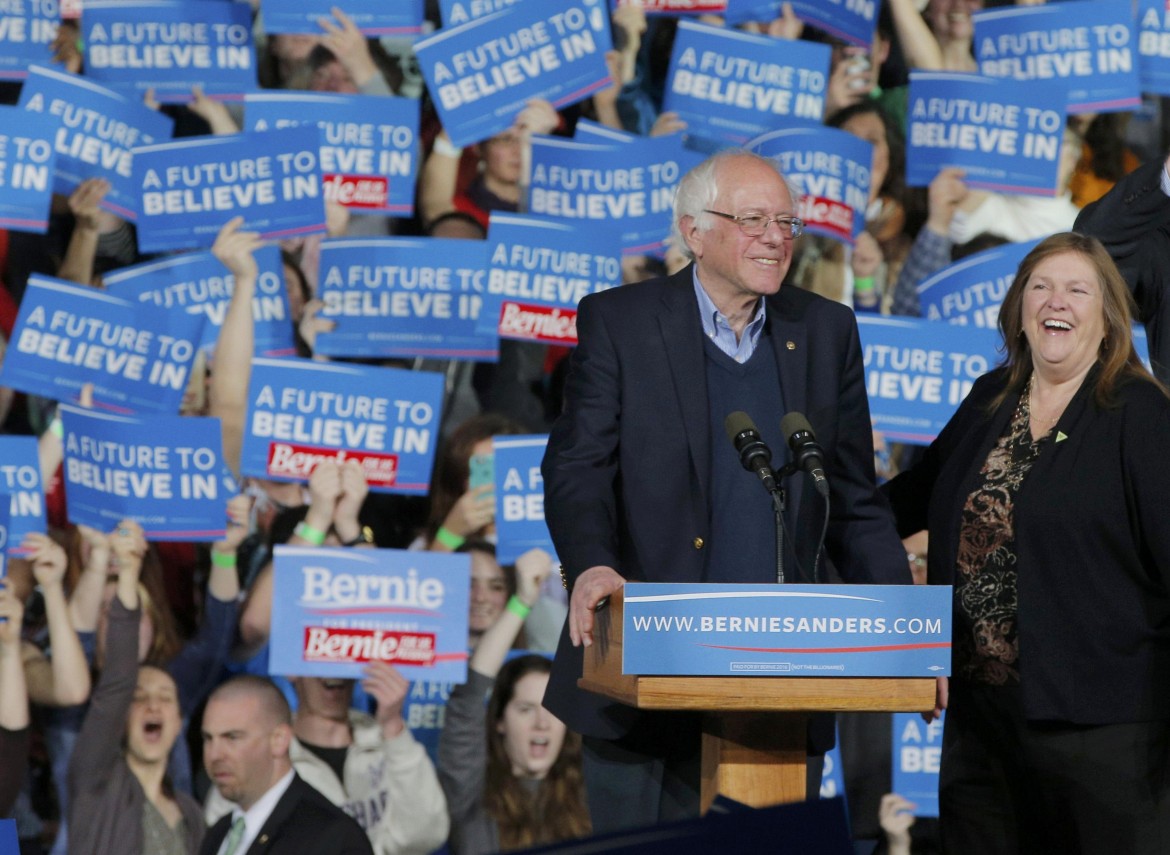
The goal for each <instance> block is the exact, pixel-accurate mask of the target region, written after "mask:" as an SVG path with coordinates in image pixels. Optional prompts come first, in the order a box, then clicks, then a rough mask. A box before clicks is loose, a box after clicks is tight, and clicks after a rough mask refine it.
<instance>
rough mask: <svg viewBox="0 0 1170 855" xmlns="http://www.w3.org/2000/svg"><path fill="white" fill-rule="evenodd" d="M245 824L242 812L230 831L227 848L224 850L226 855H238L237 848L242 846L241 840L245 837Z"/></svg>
mask: <svg viewBox="0 0 1170 855" xmlns="http://www.w3.org/2000/svg"><path fill="white" fill-rule="evenodd" d="M244 826H245V823H244V817H243V814H241V815H240V816H237V817H236V821H235V822H233V823H232V827H231V830H230V831H228V836H227V849H225V850H224V855H236V850H237V849H239V848H240V841H241V840H243V839H244Z"/></svg>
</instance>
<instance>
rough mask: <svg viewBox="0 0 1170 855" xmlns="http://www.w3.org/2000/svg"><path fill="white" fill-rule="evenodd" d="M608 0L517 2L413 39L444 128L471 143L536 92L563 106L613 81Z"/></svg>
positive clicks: (504, 123)
mask: <svg viewBox="0 0 1170 855" xmlns="http://www.w3.org/2000/svg"><path fill="white" fill-rule="evenodd" d="M611 47H612V42H611V40H610V35H609V15H608V14H607V9H606V6H605V2H604V0H559V2H556V3H517V4H516V5H514V6H509V7H508V8H506V9H502V10H501V11H499V12H494V13H492V14H491V15H486V16H484V17H482V18H475V19H473V20H470V21H468V22H467V23H465V24H460V25H458V26H455V27H444V28H443V29H441V30H439V31H438V32H437V33H435V34H434V35H432V36H428V37H427V38H425V39H422V40H420V41H418V42H416V43H415V46H414V52H415V55H416V56H417V57H418V62H419V66H420V68H421V70H422V74H423V77H424V78H425V79H426V82H427V89H428V90H429V91H430V93H431V95H432V97H433V98H434V101H435V108H436V109H437V110H438V112H439V118H440V119H441V120H442V122H443V128H444V129H446V131H447V135H448V136H449V137H450V138H451V141H452V142H453V143H454V144H455V145H459V146H463V145H469V144H471V143H473V142H478V141H479V140H483V139H487V138H488V137H491V136H494V135H495V134H498V133H500V132H501V131H504V130H507V129H508V128H509V127H511V125H512V122H513V121H514V120H515V118H516V115H517V114H518V113H519V112H520V111H521V110H522V109H524V105H525V104H526V103H527V102H528V101H529V100H531V99H533V98H543V99H544V100H546V101H549V102H551V103H552V105H553V106H554V107H556V108H558V109H560V108H561V107H566V106H568V105H569V104H575V103H577V102H578V101H582V100H584V99H585V98H588V97H589V96H590V95H592V94H593V93H594V92H596V91H597V90H599V89H602V88H604V87H606V86H610V85H611V83H612V81H611V79H610V76H609V69H608V68H607V67H606V64H605V52H606V51H607V50H610V49H611Z"/></svg>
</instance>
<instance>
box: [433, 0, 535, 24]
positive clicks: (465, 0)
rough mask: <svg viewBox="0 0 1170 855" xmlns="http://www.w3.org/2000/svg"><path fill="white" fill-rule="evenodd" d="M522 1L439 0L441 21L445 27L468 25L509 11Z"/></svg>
mask: <svg viewBox="0 0 1170 855" xmlns="http://www.w3.org/2000/svg"><path fill="white" fill-rule="evenodd" d="M519 2H520V0H439V19H440V20H441V21H442V22H443V26H444V27H454V26H455V25H456V24H466V23H467V22H468V21H473V20H475V19H476V18H482V17H484V16H485V15H490V14H491V13H492V12H499V11H500V10H501V9H507V8H508V7H509V6H511V5H513V4H514V3H519Z"/></svg>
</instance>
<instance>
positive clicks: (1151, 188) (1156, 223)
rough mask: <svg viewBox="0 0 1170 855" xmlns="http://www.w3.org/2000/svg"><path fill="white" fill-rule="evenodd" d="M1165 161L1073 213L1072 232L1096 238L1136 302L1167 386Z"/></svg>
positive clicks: (1169, 322)
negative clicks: (1111, 258)
mask: <svg viewBox="0 0 1170 855" xmlns="http://www.w3.org/2000/svg"><path fill="white" fill-rule="evenodd" d="M1164 169H1165V160H1164V159H1162V158H1159V159H1158V160H1156V161H1151V162H1150V163H1146V164H1143V165H1142V166H1140V167H1139V168H1137V169H1135V170H1134V171H1133V172H1131V173H1130V174H1129V175H1126V176H1125V177H1123V178H1122V179H1121V180H1120V181H1118V182H1117V184H1116V185H1114V187H1113V189H1112V190H1110V191H1109V192H1108V193H1106V194H1105V195H1104V196H1103V197H1101V198H1100V199H1098V200H1097V201H1096V202H1093V203H1091V204H1088V205H1086V206H1085V207H1084V208H1083V209H1082V210H1081V212H1080V214H1078V215H1077V220H1076V223H1074V224H1073V229H1074V230H1075V231H1078V232H1082V233H1084V234H1087V235H1092V236H1093V237H1095V238H1097V239H1098V240H1100V241H1101V242H1102V243H1103V244H1105V248H1106V249H1108V250H1109V254H1110V255H1111V256H1113V260H1114V261H1116V262H1117V267H1118V269H1119V270H1120V271H1121V275H1122V276H1124V277H1125V281H1126V282H1127V283H1128V284H1129V287H1130V290H1131V291H1132V292H1133V296H1134V300H1136V301H1137V306H1138V317H1139V318H1141V321H1142V323H1143V324H1145V326H1146V334H1147V335H1148V336H1149V343H1150V360H1151V361H1152V362H1153V364H1154V373H1155V374H1156V375H1157V376H1158V378H1159V379H1161V380H1162V382H1164V383H1165V382H1170V197H1168V196H1167V195H1166V194H1165V193H1163V192H1162V172H1163V171H1164Z"/></svg>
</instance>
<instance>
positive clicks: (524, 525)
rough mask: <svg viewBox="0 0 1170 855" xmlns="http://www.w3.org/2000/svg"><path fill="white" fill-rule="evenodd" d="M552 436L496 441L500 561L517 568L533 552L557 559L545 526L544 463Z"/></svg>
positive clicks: (495, 439) (498, 556)
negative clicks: (531, 550) (525, 554)
mask: <svg viewBox="0 0 1170 855" xmlns="http://www.w3.org/2000/svg"><path fill="white" fill-rule="evenodd" d="M547 445H548V434H542V435H540V436H497V437H493V438H492V452H493V454H494V455H495V476H496V537H497V541H496V558H497V559H499V562H500V563H501V564H515V563H516V559H517V558H519V557H520V556H521V555H523V554H524V553H525V552H527V551H528V550H530V549H543V550H544V551H545V552H547V553H548V554H549V555H555V554H556V550H555V549H554V548H553V542H552V535H550V534H549V533H548V526H547V525H545V522H544V479H543V478H542V477H541V475H540V461H541V459H542V458H543V457H544V449H545V446H547Z"/></svg>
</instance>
